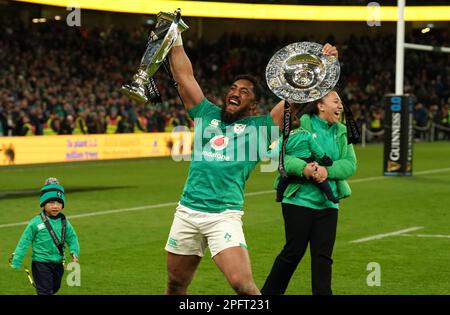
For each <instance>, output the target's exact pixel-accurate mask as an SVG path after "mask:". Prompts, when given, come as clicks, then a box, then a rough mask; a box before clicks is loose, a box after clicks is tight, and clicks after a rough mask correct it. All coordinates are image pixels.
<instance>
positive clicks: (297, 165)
mask: <svg viewBox="0 0 450 315" xmlns="http://www.w3.org/2000/svg"><path fill="white" fill-rule="evenodd" d="M337 124H338V125H337V139H338V140H337V141H338V146H339V152H340V159H339V160H336V161H333V165H332V166H328V167H326V169H327V171H328V179H330V180H335V181H336V185H337V190H338V198H339V199H343V198H347V197H349V196H350V195H351V193H352V191H351V189H350V185H349V184H348V182H347V180H346V179H347V178H349V177H351V176H352V175H353V174H354V173H355V172H356V167H357V161H356V155H355V151H354V149H353V145H352V144H347V128H346V127H345V125H344V124H342V123H337ZM300 125H301V128H303V129H305V130H307V131H310V132H312V127H311V116H310V115H303V116H302V117H301V119H300ZM288 146H289V141H288V145H287V147H286V153H287V154H286V156H285V158H284V167H285V169H286V172H287V173H288V174H289V175H295V176H299V177H302V176H303V169H304V168H305V166H306V164H307V163H306V162H305V161H303V160H301V159H299V158H297V157H295V156H290V155H289V149H288ZM279 179H280V177H279V176H278V177H277V179H276V181H275V189H276V187H277V186H278V181H279ZM300 185H301V184H300V183H299V182H295V181H293V182H292V183H291V184H289V186H288V187H287V188H286V191H285V192H284V194H283V196H284V197H291V196H293V195H294V194H295V193H296V192H297V191H298V190H299V189H300Z"/></svg>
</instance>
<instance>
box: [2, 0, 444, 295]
mask: <svg viewBox="0 0 450 315" xmlns="http://www.w3.org/2000/svg"><path fill="white" fill-rule="evenodd" d="M28 2H34V4H32V3H28ZM37 2H40V3H41V4H36V3H37ZM248 2H249V3H244V4H236V3H230V1H227V2H226V3H223V4H220V5H219V4H217V3H214V2H211V1H197V2H195V1H131V0H129V1H81V0H80V1H78V3H79V4H80V6H81V27H69V26H67V24H66V17H67V15H68V14H69V13H70V12H71V11H68V10H67V6H68V5H69V3H70V2H67V1H51V0H48V1H5V0H0V12H1V13H0V23H1V24H0V25H1V27H2V29H4V30H5V31H4V33H3V34H2V35H0V57H1V58H0V108H2V111H1V112H0V114H1V113H3V114H5V113H8V114H10V116H11V118H10V119H11V120H13V119H16V118H18V117H21V114H20V113H21V112H24V113H25V114H26V115H30V117H32V116H33V115H35V111H34V108H38V107H40V106H43V105H42V104H43V103H44V102H47V101H48V102H50V103H51V102H52V100H51V98H52V93H56V96H55V102H56V105H55V106H56V107H57V104H58V102H62V106H61V108H62V109H61V111H62V112H63V113H65V114H67V111H69V112H70V111H71V110H72V109H71V107H73V108H75V109H77V108H78V106H80V107H84V108H86V107H90V106H91V107H93V108H95V110H92V112H96V113H98V114H99V116H100V113H101V112H102V109H99V108H103V110H105V111H106V114H110V108H111V107H113V106H118V108H121V107H122V106H123V107H124V108H125V109H126V111H127V112H130V113H131V114H130V119H131V121H133V119H138V116H139V115H138V114H139V113H142V114H143V116H146V117H150V118H149V119H148V120H147V122H148V121H151V117H154V116H156V115H162V116H163V117H164V119H163V121H162V122H163V126H159V125H158V123H157V122H155V124H154V126H153V129H151V131H159V132H144V133H140V134H139V135H137V134H129V133H124V134H120V135H111V134H109V135H104V134H101V135H99V134H93V135H88V136H83V135H76V136H73V135H58V136H24V137H22V136H18V137H13V136H7V135H3V136H2V137H0V149H2V152H0V154H1V155H0V210H1V211H0V244H1V245H0V248H1V252H0V261H2V262H4V263H3V264H0V273H1V275H2V277H0V293H2V294H33V293H34V291H33V288H32V287H31V286H30V285H29V284H28V282H27V281H28V280H27V279H26V276H25V274H24V273H23V272H22V271H12V270H10V269H9V267H8V266H7V264H6V262H7V259H8V256H9V254H10V253H11V252H12V251H13V250H14V248H15V245H16V243H17V241H18V239H19V237H20V235H21V233H22V231H23V229H24V227H25V224H26V221H27V220H29V219H30V218H31V217H32V216H34V215H35V214H37V213H38V211H39V209H38V202H37V200H38V189H39V188H40V187H41V186H42V184H43V181H44V180H45V178H47V177H50V176H53V177H58V178H59V179H60V180H61V182H62V184H63V185H64V186H65V188H66V191H67V207H66V209H65V211H64V212H65V214H66V215H67V216H69V218H71V221H72V224H73V225H74V226H75V228H76V230H77V233H78V236H79V239H80V246H81V257H80V262H81V272H82V275H81V286H80V287H68V286H67V285H65V282H63V285H62V289H61V291H60V294H161V293H162V292H163V290H164V286H165V281H166V273H165V252H164V245H165V242H166V238H167V234H168V231H169V228H170V224H171V222H172V217H173V212H174V207H175V205H176V203H177V200H178V198H179V195H180V193H181V190H182V188H183V185H184V180H185V178H186V176H187V170H188V162H175V161H173V160H172V159H171V158H170V157H168V155H169V154H170V153H171V152H173V150H174V144H175V147H176V143H177V139H173V138H172V134H171V133H170V130H171V128H173V120H174V119H173V118H174V117H178V115H183V113H182V111H181V110H180V108H179V106H180V104H179V103H178V99H177V97H176V94H175V93H174V90H173V88H172V87H171V86H170V85H169V83H168V80H167V77H166V76H165V75H164V74H163V73H160V74H158V77H157V82H158V85H159V86H160V88H161V90H162V93H163V100H164V101H165V102H166V104H164V105H163V106H160V107H158V110H157V111H153V110H152V109H151V108H141V107H139V106H137V105H136V104H133V103H128V102H127V101H126V100H125V101H124V100H121V99H120V98H119V97H118V96H116V95H115V93H116V90H117V89H118V88H119V87H120V86H121V84H123V83H126V82H129V81H130V80H131V77H132V74H133V73H134V71H135V70H136V68H137V66H138V63H139V60H140V57H141V56H142V53H143V52H144V50H145V37H146V31H148V30H149V29H151V27H152V25H154V23H155V14H156V13H158V12H159V11H161V10H169V11H171V10H173V9H175V8H177V7H181V8H182V13H183V14H184V16H185V17H184V18H183V19H184V20H185V21H186V22H187V24H188V25H189V26H190V30H188V31H187V32H186V33H184V34H183V39H184V42H185V46H186V47H187V49H188V54H189V56H190V57H191V59H192V60H193V63H194V69H195V70H197V71H196V75H197V79H198V80H199V81H200V85H201V86H202V88H203V89H204V91H205V94H206V95H207V96H208V97H209V98H211V99H213V100H215V101H217V102H220V98H221V97H222V94H223V91H224V89H225V88H226V87H227V84H228V82H227V80H229V79H230V78H231V77H232V74H236V73H240V72H242V71H249V72H252V73H254V74H255V75H257V76H258V77H259V78H260V79H263V78H264V70H265V66H266V64H267V62H268V58H270V56H271V55H272V54H273V53H274V52H275V51H277V50H278V49H279V48H281V47H282V46H284V45H286V44H288V43H291V42H294V41H302V40H310V41H316V42H319V43H325V42H327V41H330V42H332V43H334V44H336V45H337V47H338V49H339V52H340V61H341V64H342V76H341V81H340V87H341V89H343V92H342V96H343V98H344V100H345V101H346V102H348V103H349V104H351V105H352V108H353V109H354V112H356V113H358V114H359V116H360V117H361V119H360V120H359V123H360V125H361V126H362V125H364V126H365V128H364V130H365V145H357V147H356V150H357V156H358V162H359V169H358V172H357V174H356V176H355V177H353V178H352V179H351V181H350V184H351V186H352V189H353V195H352V197H351V198H350V199H348V200H345V201H343V202H342V205H341V210H340V217H339V224H338V235H337V241H336V245H335V249H334V261H335V262H334V274H333V289H334V292H335V293H336V294H449V293H450V290H449V287H448V283H450V274H449V273H448V271H447V270H448V261H449V259H450V256H449V253H448V250H447V249H448V246H449V243H448V242H450V231H449V228H448V227H449V226H450V225H449V223H450V219H449V216H448V211H449V210H450V208H449V205H450V194H449V193H448V191H449V188H448V187H450V186H449V184H450V142H449V139H450V136H449V130H448V128H450V126H449V125H448V120H447V125H445V122H443V120H442V119H443V118H444V117H443V114H442V112H443V111H444V109H445V108H446V107H445V106H446V104H447V105H448V103H449V96H450V94H449V90H450V88H449V85H450V69H449V65H450V59H449V54H444V53H438V52H420V51H411V50H407V51H406V52H405V92H406V93H411V94H413V95H415V97H416V98H417V102H420V103H422V104H423V106H422V107H420V106H419V107H418V108H417V109H416V111H415V118H416V128H415V135H414V136H415V139H416V143H415V144H414V159H413V176H412V177H399V178H390V177H384V176H382V158H383V145H382V140H383V125H382V123H383V121H382V116H383V106H382V101H383V100H382V97H383V95H384V94H386V93H390V92H394V75H395V73H394V71H395V34H396V23H395V22H394V21H395V20H396V8H395V4H396V2H395V1H380V2H379V3H380V4H381V7H380V23H381V24H380V25H379V26H372V27H371V26H369V25H368V23H367V21H368V20H370V21H372V22H373V21H374V20H373V19H372V16H368V15H369V13H370V12H372V13H373V11H368V9H367V7H366V6H365V5H366V2H368V1H354V2H352V1H330V4H331V5H333V6H334V7H330V6H325V5H324V3H323V2H325V1H322V2H319V3H318V2H317V1H281V3H282V4H277V5H275V4H273V3H272V4H270V7H269V6H267V5H263V4H261V3H262V2H264V1H260V2H261V3H259V4H256V2H257V1H248ZM251 2H253V3H251ZM273 2H275V1H273ZM406 2H407V5H410V4H411V5H412V6H411V7H408V6H407V8H406V10H405V20H406V21H407V22H406V26H405V27H406V41H407V42H414V43H420V44H424V45H433V46H449V45H450V40H449V39H450V35H449V26H450V24H449V20H450V13H449V12H450V7H449V6H444V4H445V1H427V2H426V4H427V5H429V7H424V6H420V4H421V1H408V0H407V1H406ZM422 2H423V1H422ZM277 3H279V2H277ZM327 3H328V2H327ZM299 4H300V5H305V6H299ZM312 4H319V5H318V6H314V7H311V6H310V5H312ZM341 4H345V5H349V4H353V5H354V6H353V7H352V8H349V7H347V6H342V5H341ZM205 8H206V9H205ZM89 9H92V10H89ZM100 9H102V10H109V11H114V12H106V11H99V10H100ZM119 11H123V12H132V13H118V12H119ZM336 12H339V13H336ZM372 25H373V23H372ZM52 51H53V52H52ZM55 52H57V54H56V53H55ZM83 56H84V57H83ZM83 58H84V59H83ZM247 59H251V60H250V61H248V60H247ZM30 69H32V70H33V71H36V72H35V73H36V74H37V75H40V76H43V77H48V79H46V80H45V81H44V83H43V86H44V87H45V89H46V90H49V89H50V93H49V95H50V96H49V95H48V94H45V93H44V92H42V91H40V92H39V94H38V97H37V98H33V97H31V98H29V97H28V96H27V95H26V93H25V94H24V89H26V87H28V86H31V87H36V85H33V84H34V83H33V84H31V83H30V82H32V81H33V80H35V79H39V77H37V78H35V79H33V76H30V75H27V74H29V73H30V72H29V71H30ZM65 69H69V70H68V71H70V76H71V79H74V81H64V80H65V79H66V77H65V76H64V75H61V73H64V70H65ZM27 71H28V72H27ZM19 77H20V79H19ZM78 78H80V79H78ZM69 82H70V84H68V83H69ZM30 84H31V85H30ZM77 84H78V85H77ZM94 85H95V86H98V87H99V89H97V90H95V89H93V90H89V89H87V90H86V87H87V86H89V87H91V86H94ZM52 86H53V87H55V86H56V87H57V88H56V89H55V91H53V92H51V90H52ZM24 87H25V88H24ZM36 89H37V88H36ZM77 89H80V91H81V92H80V94H79V95H73V93H70V91H77ZM90 94H94V98H95V101H92V102H93V103H91V100H90V98H89V97H90ZM103 94H105V95H103ZM24 95H25V96H24ZM58 97H60V98H58ZM24 99H26V101H24ZM75 100H76V102H75ZM71 101H74V102H75V103H71ZM264 101H265V102H264V104H262V106H261V108H260V111H261V112H262V113H264V112H265V111H267V110H269V109H270V106H271V104H274V102H275V97H274V96H273V95H271V94H270V93H266V95H265V96H264ZM66 102H67V103H68V107H65V105H66V104H65V103H66ZM102 102H103V103H102ZM123 102H125V103H123ZM443 108H444V109H443ZM141 110H142V112H141ZM447 110H448V109H447ZM13 112H14V113H17V115H16V114H11V113H13ZM133 115H135V116H133ZM152 115H153V116H152ZM16 116H17V117H16ZM447 117H448V116H447ZM182 120H183V119H179V121H182ZM184 123H185V124H187V126H189V122H188V121H184ZM148 125H150V124H148ZM38 129H39V128H38ZM149 130H150V128H149ZM10 131H11V132H12V130H10ZM11 144H12V145H13V146H14V148H15V149H16V161H15V162H16V164H22V163H21V162H20V161H21V159H22V161H23V164H24V165H14V166H9V165H8V164H10V163H9V160H8V157H7V155H5V154H4V153H5V149H6V148H7V147H8V146H10V145H11ZM94 144H95V145H94ZM75 146H76V147H77V149H76V150H75V149H74V147H75ZM102 146H104V147H102ZM20 148H24V150H25V149H26V150H28V151H26V150H25V151H20V150H21V149H20ZM93 148H97V149H96V150H97V151H95V150H94V149H93ZM33 150H34V151H33ZM176 150H178V152H179V153H181V152H180V151H179V150H182V149H181V148H176ZM105 153H107V154H106V155H102V154H105ZM58 154H61V155H60V156H61V157H58ZM108 154H109V155H108ZM150 156H153V157H150ZM161 156H166V157H161ZM68 157H70V158H68ZM101 157H104V158H105V159H106V160H104V161H95V160H97V159H99V158H101ZM131 157H135V158H134V159H131ZM64 160H66V161H77V160H89V161H80V162H67V163H55V164H53V163H52V164H50V163H49V162H61V161H64ZM29 163H47V164H32V165H29ZM275 175H276V174H275V173H262V172H260V170H259V167H258V168H257V169H256V170H255V171H254V173H253V174H252V175H251V177H250V180H249V182H248V184H247V186H246V194H247V196H246V203H245V216H244V231H245V233H246V238H247V242H248V245H249V252H250V257H251V260H252V267H253V271H254V278H255V281H256V283H257V285H258V286H259V287H260V286H261V285H262V284H263V282H264V279H265V277H266V276H267V274H268V272H269V270H270V267H271V265H272V262H273V259H274V258H275V256H276V255H277V254H278V252H279V250H280V249H281V246H282V245H283V242H284V235H283V227H282V218H281V211H280V206H279V204H277V203H275V202H274V198H275V197H274V193H273V191H272V183H273V180H274V178H275ZM354 241H357V242H354ZM30 252H31V251H30ZM29 256H30V255H28V257H27V259H26V264H28V265H30V257H29ZM371 262H376V263H379V265H380V266H381V285H380V286H369V285H368V284H367V281H366V280H367V277H368V275H369V273H370V271H368V270H367V266H368V264H369V263H371ZM309 270H310V267H309V257H308V255H305V258H304V259H303V261H302V263H301V265H300V268H299V269H298V270H297V272H296V274H295V276H294V278H293V280H292V282H291V284H290V286H289V289H288V292H287V293H288V294H310V272H309ZM66 275H67V272H66ZM190 293H193V294H232V291H231V289H230V288H229V286H228V284H227V283H226V280H225V279H224V278H223V276H222V274H221V273H220V271H219V270H218V269H217V268H216V266H215V265H214V263H213V262H212V261H211V260H210V259H209V258H208V256H205V259H204V260H203V261H202V263H201V265H200V268H199V270H198V272H197V274H196V277H195V279H194V281H193V283H192V286H191V288H190Z"/></svg>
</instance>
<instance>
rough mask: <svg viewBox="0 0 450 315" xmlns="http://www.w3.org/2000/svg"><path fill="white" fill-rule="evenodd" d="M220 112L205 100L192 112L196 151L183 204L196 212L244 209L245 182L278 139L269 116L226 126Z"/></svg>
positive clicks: (182, 197) (276, 128)
mask: <svg viewBox="0 0 450 315" xmlns="http://www.w3.org/2000/svg"><path fill="white" fill-rule="evenodd" d="M220 112H221V110H220V108H219V107H217V106H215V105H214V104H213V103H211V102H209V101H208V100H207V99H206V98H205V99H203V100H202V101H201V102H200V103H199V104H197V105H196V106H195V107H193V108H192V109H190V110H189V115H190V116H191V117H192V118H193V119H194V126H195V127H194V148H193V152H192V159H191V164H190V167H189V175H188V178H187V180H186V183H185V186H184V190H183V193H182V196H181V200H180V203H181V204H182V205H183V206H186V207H188V208H190V209H193V210H197V211H203V212H213V213H220V212H223V211H225V210H227V209H228V210H242V207H243V204H244V187H245V182H246V180H247V179H248V177H249V175H250V172H251V171H252V170H253V169H254V168H255V166H256V164H257V163H258V162H259V161H260V159H261V158H262V157H263V156H264V155H265V154H266V153H267V148H268V146H269V145H270V143H271V142H272V141H273V140H275V139H276V138H277V137H278V136H279V129H278V126H276V125H275V123H274V122H273V120H272V118H271V117H270V115H262V116H254V117H246V118H244V119H241V120H238V121H235V122H233V123H231V124H226V123H224V122H222V121H221V115H220ZM272 127H273V128H272Z"/></svg>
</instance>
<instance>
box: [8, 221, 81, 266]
mask: <svg viewBox="0 0 450 315" xmlns="http://www.w3.org/2000/svg"><path fill="white" fill-rule="evenodd" d="M47 218H48V222H49V223H50V225H51V227H52V228H53V231H54V232H55V234H56V237H57V238H58V240H59V241H61V232H62V220H61V216H60V215H58V216H56V217H49V216H47ZM65 243H66V244H67V245H68V246H69V251H70V254H74V255H75V256H77V257H78V256H79V253H80V246H79V244H78V237H77V234H76V233H75V230H74V229H73V227H72V225H71V224H70V222H69V220H67V219H66V238H65ZM30 245H31V246H32V250H33V252H32V255H31V259H32V260H33V261H38V262H44V263H61V262H62V261H63V259H64V257H63V256H61V254H60V252H59V250H58V248H57V247H56V245H55V243H54V242H53V239H52V237H51V235H50V232H49V231H48V229H47V227H46V226H45V223H44V222H43V221H42V218H41V216H40V215H37V216H35V217H34V218H33V219H31V221H30V222H29V223H28V226H27V227H26V228H25V231H24V232H23V234H22V236H21V237H20V240H19V243H18V244H17V247H16V250H15V251H14V258H13V260H12V263H11V266H12V267H13V268H19V267H20V266H21V265H22V261H23V258H24V257H25V255H26V253H27V251H28V247H30Z"/></svg>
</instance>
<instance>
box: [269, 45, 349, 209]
mask: <svg viewBox="0 0 450 315" xmlns="http://www.w3.org/2000/svg"><path fill="white" fill-rule="evenodd" d="M322 48H323V46H322V45H320V44H317V43H311V42H300V43H293V44H290V45H287V46H285V47H283V48H282V49H280V50H279V51H277V52H276V53H275V55H273V56H272V58H271V59H270V61H269V63H268V64H267V68H266V81H267V85H268V86H269V88H270V89H271V90H272V92H273V93H274V94H275V95H276V96H278V97H279V98H281V99H283V100H284V120H283V133H282V134H283V141H282V146H281V151H280V155H279V164H278V171H279V172H280V175H281V181H280V185H279V187H278V188H279V189H277V201H281V200H282V199H283V197H282V193H278V192H282V191H283V189H285V188H286V187H284V188H283V189H281V188H280V187H282V186H286V185H287V183H288V174H287V172H286V169H285V168H284V156H285V154H286V143H287V141H288V138H289V135H290V132H291V110H290V106H291V105H290V103H297V104H302V103H308V102H312V101H315V100H317V99H320V98H322V97H323V96H325V95H326V94H327V93H328V92H329V91H330V90H332V89H333V88H334V86H335V85H336V83H337V81H338V79H339V74H340V69H341V68H340V65H339V62H338V60H337V58H336V57H334V56H325V55H324V54H323V53H322ZM304 108H305V107H304Z"/></svg>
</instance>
